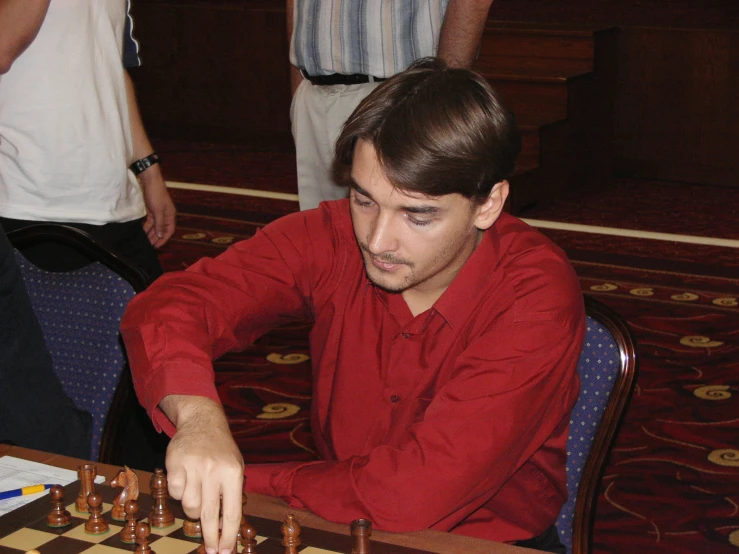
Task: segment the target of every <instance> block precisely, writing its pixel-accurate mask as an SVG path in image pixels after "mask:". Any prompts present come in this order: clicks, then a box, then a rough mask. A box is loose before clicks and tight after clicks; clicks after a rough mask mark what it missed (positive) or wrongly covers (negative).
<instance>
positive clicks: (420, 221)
mask: <svg viewBox="0 0 739 554" xmlns="http://www.w3.org/2000/svg"><path fill="white" fill-rule="evenodd" d="M408 221H410V222H411V223H412V224H413V225H416V226H418V227H423V226H424V225H428V224H430V223H431V222H432V221H433V220H432V219H417V218H415V217H413V216H410V215H409V216H408Z"/></svg>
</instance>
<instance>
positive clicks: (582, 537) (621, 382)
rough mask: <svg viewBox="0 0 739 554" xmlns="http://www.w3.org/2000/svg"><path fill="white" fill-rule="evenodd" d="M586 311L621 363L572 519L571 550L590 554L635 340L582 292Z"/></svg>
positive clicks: (631, 375) (629, 384) (630, 380)
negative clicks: (604, 331)
mask: <svg viewBox="0 0 739 554" xmlns="http://www.w3.org/2000/svg"><path fill="white" fill-rule="evenodd" d="M585 311H586V313H587V315H589V316H590V317H592V318H593V319H595V320H597V321H598V322H599V323H601V324H602V325H603V326H604V327H606V329H608V331H609V332H610V333H611V335H612V336H613V339H614V341H615V343H616V345H617V346H618V350H619V356H620V364H619V373H618V376H617V378H616V383H615V384H614V386H613V390H612V391H611V395H610V397H609V399H608V404H607V406H606V409H605V412H604V413H603V417H602V418H601V421H600V425H599V427H598V432H597V433H596V435H595V438H594V439H593V444H592V446H591V448H590V453H589V455H588V460H587V462H586V463H585V468H584V469H583V474H582V477H581V479H580V487H579V490H578V494H577V501H576V503H575V514H574V517H573V521H572V554H590V552H591V551H592V544H593V526H594V524H595V508H596V502H597V499H598V494H599V492H600V483H601V479H602V477H603V472H604V470H605V466H606V462H607V460H608V457H609V455H610V452H611V448H612V447H613V444H614V442H615V439H616V434H617V432H618V429H619V427H620V426H621V423H622V421H623V418H624V414H625V413H626V408H627V406H628V403H629V400H630V398H631V395H632V393H633V391H634V387H635V386H636V377H637V373H638V365H639V364H638V359H637V356H636V341H635V339H634V337H633V335H632V333H631V330H630V329H629V327H628V326H627V325H626V322H625V321H624V320H623V318H622V317H621V316H620V315H618V314H617V313H616V312H615V311H613V310H612V309H611V308H609V307H608V306H606V305H605V304H603V303H601V302H599V301H598V300H595V299H594V298H592V297H590V296H587V295H586V296H585Z"/></svg>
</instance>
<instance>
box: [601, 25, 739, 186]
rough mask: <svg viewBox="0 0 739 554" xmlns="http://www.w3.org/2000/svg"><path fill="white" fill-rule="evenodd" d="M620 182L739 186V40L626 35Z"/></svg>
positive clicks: (683, 33) (722, 35) (669, 33)
mask: <svg viewBox="0 0 739 554" xmlns="http://www.w3.org/2000/svg"><path fill="white" fill-rule="evenodd" d="M619 57H620V61H619V66H620V73H619V79H618V83H617V88H616V90H615V91H614V98H615V106H614V109H615V114H614V139H615V144H614V169H615V171H616V172H617V173H618V174H622V175H629V176H635V177H645V178H656V179H667V180H674V181H685V182H694V183H702V184H713V185H728V186H739V156H737V154H736V149H737V147H736V145H737V144H738V143H739V32H731V31H721V30H686V29H646V28H644V29H641V28H632V29H624V30H623V31H622V33H621V40H620V48H619Z"/></svg>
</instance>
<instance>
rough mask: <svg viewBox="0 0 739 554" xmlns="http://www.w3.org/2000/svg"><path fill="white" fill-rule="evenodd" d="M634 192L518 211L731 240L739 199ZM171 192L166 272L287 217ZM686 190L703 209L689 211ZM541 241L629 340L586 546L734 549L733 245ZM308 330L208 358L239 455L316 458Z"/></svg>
mask: <svg viewBox="0 0 739 554" xmlns="http://www.w3.org/2000/svg"><path fill="white" fill-rule="evenodd" d="M285 160H287V161H289V156H285V157H283V158H282V159H281V160H275V159H268V160H267V165H270V167H272V168H275V167H277V168H278V170H274V169H271V170H270V171H271V172H272V177H273V178H274V179H275V181H278V183H276V182H275V181H272V182H271V183H270V187H269V188H272V189H276V190H282V191H286V192H294V190H295V189H294V178H292V179H291V177H290V174H291V171H292V168H291V166H289V165H285ZM250 171H255V170H254V169H253V168H251V169H250ZM234 174H235V173H234ZM170 178H172V176H171V175H170ZM177 179H178V180H182V177H181V176H179V175H178V176H177ZM237 181H238V183H241V184H243V183H246V182H248V183H249V185H248V186H249V187H250V188H259V187H256V186H253V183H252V182H250V181H249V179H246V180H244V179H243V175H242V176H241V180H234V181H232V182H233V184H232V186H234V185H236V184H238V183H237ZM211 182H214V181H211ZM280 183H281V184H280ZM276 184H277V185H278V186H275V185H276ZM653 185H654V186H663V187H664V186H666V185H659V184H653ZM244 186H246V185H244ZM644 186H645V183H640V184H630V185H629V184H628V183H625V182H624V183H620V184H618V186H614V187H611V188H610V189H608V190H606V191H602V192H601V196H600V200H598V195H594V196H593V197H592V198H590V200H588V201H587V202H577V203H575V202H570V203H568V202H566V201H565V202H563V203H560V204H559V205H554V206H551V207H550V208H548V209H541V210H539V211H538V212H537V213H535V214H526V215H527V216H531V217H534V216H536V217H538V218H540V219H549V220H560V221H563V220H565V221H571V222H575V223H591V224H598V225H606V226H618V227H631V228H641V229H646V230H654V231H663V232H672V233H684V234H702V235H704V236H716V233H718V234H719V235H720V236H722V237H724V238H732V237H733V238H737V231H736V227H735V226H732V225H731V224H732V223H733V221H736V214H735V213H734V215H731V214H732V212H731V210H732V209H733V210H736V207H737V205H739V204H737V203H734V204H733V208H732V207H731V206H732V204H731V202H728V201H727V198H728V200H732V199H737V198H738V197H737V193H738V192H739V191H737V190H736V189H734V190H731V191H729V194H728V196H727V192H726V190H725V189H723V190H719V191H718V192H720V196H717V197H714V198H713V199H707V198H705V197H703V195H704V194H706V193H709V192H711V189H705V190H703V191H698V192H695V191H694V189H690V190H692V191H693V192H691V191H690V190H688V189H687V188H686V189H681V188H680V187H674V186H672V189H670V190H671V191H672V192H671V195H666V194H665V195H664V196H663V193H664V191H665V189H664V188H663V189H660V190H661V192H660V190H657V191H655V190H654V189H653V190H652V192H648V193H647V197H648V199H645V198H643V196H644V195H636V194H635V190H636V189H635V188H633V187H644ZM291 187H292V188H291ZM630 187H632V188H630ZM264 188H266V187H264ZM676 191H680V192H679V193H678V192H676ZM713 192H716V191H713ZM174 193H175V199H176V202H177V204H178V207H179V210H180V212H181V215H180V218H179V228H178V231H177V234H176V237H175V238H174V240H173V241H172V242H171V243H170V244H169V245H168V246H167V247H166V249H165V250H164V251H163V252H162V261H163V263H164V265H165V267H166V269H167V270H175V269H181V268H184V267H186V266H188V265H189V264H191V263H192V262H194V261H195V260H197V259H198V258H200V257H202V256H214V255H217V254H218V253H219V252H220V251H222V250H223V249H224V248H226V247H227V246H228V245H229V244H231V243H233V242H234V241H237V240H240V239H242V238H245V237H248V236H250V235H251V234H253V233H254V231H255V229H256V228H258V227H260V226H262V225H264V224H265V223H267V222H268V221H270V220H272V219H274V218H275V217H277V216H279V215H282V214H284V213H287V212H290V211H292V210H294V209H296V204H295V203H294V202H288V201H275V200H264V199H258V198H250V197H242V196H234V195H226V194H213V193H204V192H193V191H182V190H176V191H174ZM691 194H692V195H693V196H694V197H695V198H698V197H702V200H694V201H692V203H684V202H686V195H691ZM731 194H733V195H734V196H733V197H732V196H731ZM696 195H697V196H696ZM669 198H676V199H677V201H676V202H675V203H674V204H673V203H670V202H667V201H666V200H665V199H669ZM635 200H636V203H635ZM696 202H698V204H696ZM650 203H651V204H650ZM637 213H638V214H639V215H638V217H636V218H634V217H633V215H634V214H637ZM598 214H600V215H598ZM629 214H631V216H632V217H631V218H630V219H629ZM716 229H717V230H718V231H716ZM547 234H548V235H549V236H551V238H552V239H553V240H555V241H556V242H557V243H559V244H560V245H561V246H563V247H564V248H565V249H566V250H567V252H568V254H569V255H570V257H571V259H572V261H573V264H574V266H575V268H576V270H577V272H578V275H579V276H580V279H581V283H582V288H583V291H585V292H587V293H589V294H593V295H595V296H596V297H597V298H598V299H600V300H602V301H603V302H605V303H607V304H609V305H610V306H612V307H613V308H615V309H616V310H617V311H618V312H619V313H620V314H622V315H623V316H624V317H625V318H626V319H627V320H628V322H629V324H630V325H631V327H632V329H633V331H634V332H635V334H636V336H637V340H638V343H639V344H638V354H639V356H640V359H641V369H640V375H639V379H638V383H637V390H636V393H635V396H634V398H633V400H632V402H631V405H630V408H629V411H628V413H627V417H626V420H625V422H624V425H623V427H622V429H621V432H620V434H619V437H618V442H617V445H616V448H615V450H614V452H613V455H612V458H611V461H610V463H609V466H608V468H607V470H606V474H605V478H604V481H603V490H602V492H601V495H600V499H599V501H598V506H597V513H598V520H597V524H596V531H595V549H594V550H595V552H597V553H599V554H605V553H627V552H635V551H636V552H644V553H653V552H654V553H665V554H666V553H670V554H675V553H678V554H680V553H685V554H688V553H690V554H694V553H704V552H705V553H711V554H714V553H715V554H722V553H726V554H736V553H739V440H737V437H739V407H738V402H739V381H737V375H738V374H739V286H738V285H739V267H738V265H739V264H737V250H736V249H730V248H718V247H709V246H695V245H688V244H678V243H670V242H661V241H649V240H643V239H627V238H618V237H608V236H603V235H593V234H583V233H574V232H568V231H547ZM307 331H308V328H307V326H302V325H296V326H293V327H289V328H281V329H278V330H276V331H274V332H272V333H270V334H269V335H267V336H265V337H263V338H262V339H261V340H260V341H259V342H258V343H257V344H255V345H254V346H253V347H252V348H250V349H249V350H247V351H246V352H242V353H238V354H232V355H229V356H226V357H225V358H224V359H222V360H220V361H219V362H218V364H217V380H218V386H219V391H220V394H221V397H222V399H223V401H224V404H225V405H226V409H227V411H228V415H229V418H230V420H231V423H232V426H233V431H234V433H235V436H236V437H237V440H238V442H239V444H240V446H241V448H242V450H243V452H244V455H245V458H246V461H247V462H257V461H282V460H308V459H312V458H313V457H314V451H313V446H312V440H311V435H310V428H309V417H308V413H309V407H310V398H311V391H310V360H309V358H308V347H307Z"/></svg>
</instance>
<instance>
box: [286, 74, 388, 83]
mask: <svg viewBox="0 0 739 554" xmlns="http://www.w3.org/2000/svg"><path fill="white" fill-rule="evenodd" d="M300 73H301V74H302V75H303V77H305V78H306V79H308V80H309V81H310V82H311V83H313V84H314V85H321V86H323V85H361V84H362V83H379V82H380V81H384V80H386V77H373V76H372V75H362V74H361V73H353V74H351V75H344V74H342V73H332V74H331V75H308V74H307V73H306V72H305V71H304V70H301V71H300Z"/></svg>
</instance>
